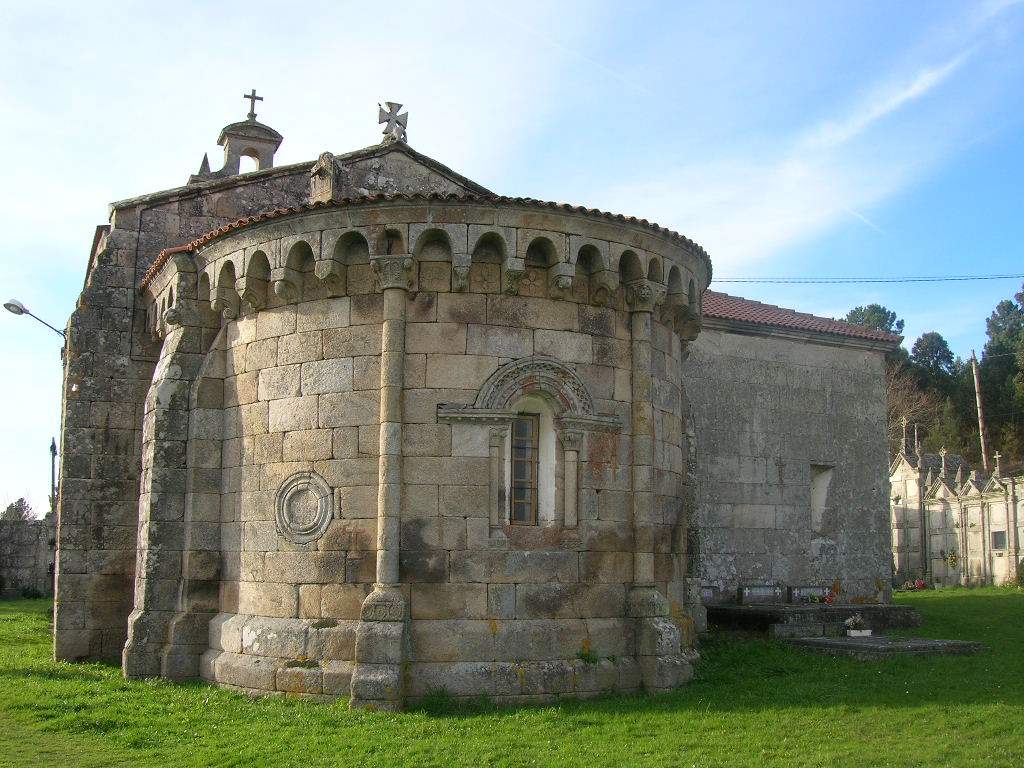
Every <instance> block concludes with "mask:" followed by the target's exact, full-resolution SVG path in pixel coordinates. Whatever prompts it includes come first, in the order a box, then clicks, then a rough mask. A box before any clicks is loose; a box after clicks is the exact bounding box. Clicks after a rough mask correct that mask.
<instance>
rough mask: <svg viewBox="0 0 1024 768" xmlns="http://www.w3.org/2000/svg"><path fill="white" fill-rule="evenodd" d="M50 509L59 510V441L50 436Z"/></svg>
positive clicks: (52, 510)
mask: <svg viewBox="0 0 1024 768" xmlns="http://www.w3.org/2000/svg"><path fill="white" fill-rule="evenodd" d="M50 511H51V512H54V513H56V512H57V441H56V440H55V439H53V438H50Z"/></svg>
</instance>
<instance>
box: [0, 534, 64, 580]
mask: <svg viewBox="0 0 1024 768" xmlns="http://www.w3.org/2000/svg"><path fill="white" fill-rule="evenodd" d="M55 544H56V526H55V518H54V516H53V515H47V516H46V517H45V518H43V519H42V520H0V596H2V597H21V596H22V594H24V593H25V592H29V593H33V594H39V595H46V596H49V595H52V594H53V568H54V548H55Z"/></svg>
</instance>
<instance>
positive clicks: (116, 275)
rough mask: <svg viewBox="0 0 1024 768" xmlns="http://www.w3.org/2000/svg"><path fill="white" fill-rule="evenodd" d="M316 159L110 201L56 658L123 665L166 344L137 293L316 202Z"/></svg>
mask: <svg viewBox="0 0 1024 768" xmlns="http://www.w3.org/2000/svg"><path fill="white" fill-rule="evenodd" d="M310 165H311V164H310V163H306V164H302V165H299V166H291V167H282V168H277V169H273V170H270V171H264V172H260V173H253V174H246V175H245V176H243V177H237V176H236V177H232V178H230V179H226V180H222V181H215V182H209V183H205V184H198V185H195V186H191V187H185V188H181V189H177V190H172V191H170V192H165V193H157V194H153V195H148V196H145V197H139V198H134V199H131V200H125V201H122V202H119V203H115V204H113V206H111V216H110V224H109V226H105V227H100V228H98V229H97V233H96V237H95V239H94V242H93V247H92V249H91V251H90V254H89V262H88V267H87V271H86V278H85V284H84V286H83V289H82V293H81V295H80V297H79V299H78V302H77V305H76V307H75V311H74V312H73V314H72V315H71V318H70V320H69V321H68V326H67V334H68V341H67V347H66V355H65V360H66V365H65V375H64V409H63V417H62V432H61V455H62V457H63V458H62V461H61V466H60V473H61V475H60V499H59V507H58V515H59V525H58V529H59V533H58V544H57V547H58V554H57V565H56V569H57V587H56V592H57V599H56V603H55V606H54V619H55V627H56V630H55V633H54V655H55V657H56V658H58V659H65V660H76V659H107V660H117V659H119V658H120V657H121V652H122V649H123V647H124V644H125V639H126V634H127V620H128V614H129V612H130V611H131V609H132V605H133V593H134V574H135V559H136V537H137V531H138V518H139V472H140V469H141V466H142V461H141V457H142V443H143V435H142V425H143V416H144V400H145V397H146V393H147V391H148V390H149V387H150V384H151V383H152V379H153V372H154V365H155V363H156V361H157V358H158V355H159V345H158V344H157V343H155V342H154V340H153V339H152V338H151V335H150V332H149V330H148V329H147V327H146V320H145V309H144V308H143V307H142V306H141V305H140V300H139V295H138V288H139V285H140V282H141V280H142V277H143V276H144V275H145V273H146V270H147V269H148V268H149V266H150V265H151V264H152V263H153V261H154V260H155V259H156V257H157V255H158V253H159V252H160V251H161V250H162V249H164V248H167V247H172V246H177V245H180V244H181V243H183V242H187V241H189V240H191V239H193V238H195V237H197V236H198V235H199V234H201V233H203V232H205V231H208V230H210V229H212V228H215V227H218V226H221V225H223V224H225V223H227V222H230V221H234V220H236V219H238V218H240V217H242V216H247V215H251V214H254V213H257V212H260V211H263V210H266V209H267V208H270V207H273V206H276V205H281V204H285V205H291V204H297V203H301V202H303V201H304V200H305V199H306V198H307V197H308V185H309V182H308V169H309V166H310Z"/></svg>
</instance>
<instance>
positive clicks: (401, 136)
mask: <svg viewBox="0 0 1024 768" xmlns="http://www.w3.org/2000/svg"><path fill="white" fill-rule="evenodd" d="M385 106H386V107H387V109H384V107H385ZM377 108H378V109H379V111H378V113H377V122H378V123H380V124H381V125H384V139H385V140H387V139H391V140H392V141H407V140H408V136H407V134H406V130H405V129H406V126H408V125H409V113H408V112H406V113H405V114H402V115H400V114H398V113H399V112H400V111H401V109H402V105H401V104H396V103H395V102H393V101H385V102H384V106H381V105H380V104H378V105H377Z"/></svg>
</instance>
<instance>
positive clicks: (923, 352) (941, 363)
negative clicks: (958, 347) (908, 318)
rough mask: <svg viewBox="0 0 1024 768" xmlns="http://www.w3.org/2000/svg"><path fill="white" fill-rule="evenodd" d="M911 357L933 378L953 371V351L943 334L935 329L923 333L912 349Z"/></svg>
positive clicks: (915, 363) (947, 374)
mask: <svg viewBox="0 0 1024 768" xmlns="http://www.w3.org/2000/svg"><path fill="white" fill-rule="evenodd" d="M910 359H911V361H912V362H913V363H914V365H916V366H917V367H918V368H920V369H922V370H923V371H926V372H927V373H928V374H929V375H930V376H931V377H933V378H940V377H942V376H949V375H950V374H952V373H953V353H952V351H950V349H949V344H947V343H946V340H945V339H944V338H942V334H941V333H936V332H935V331H929V332H928V333H924V334H921V337H920V338H919V339H918V340H917V341H915V342H914V346H913V347H911V349H910Z"/></svg>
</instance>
